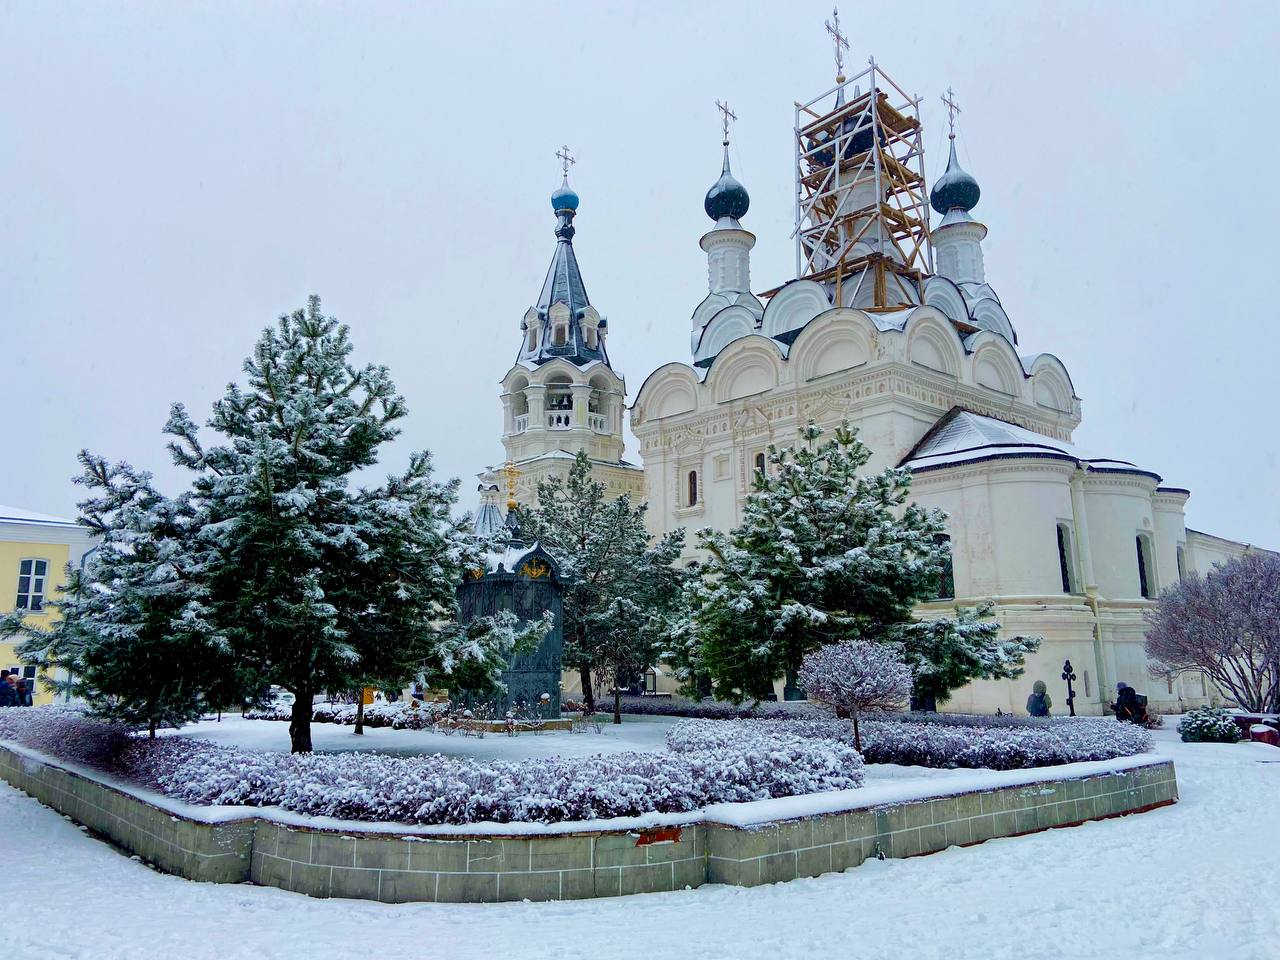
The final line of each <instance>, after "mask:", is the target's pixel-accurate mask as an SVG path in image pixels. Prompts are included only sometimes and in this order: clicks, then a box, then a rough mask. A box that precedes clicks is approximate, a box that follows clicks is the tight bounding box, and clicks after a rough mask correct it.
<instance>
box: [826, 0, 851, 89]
mask: <svg viewBox="0 0 1280 960" xmlns="http://www.w3.org/2000/svg"><path fill="white" fill-rule="evenodd" d="M833 21H834V22H833ZM823 25H824V26H825V27H826V28H827V33H829V34H831V42H832V43H833V44H834V45H835V48H836V76H837V77H838V78H839V79H840V80H842V81H843V80H844V52H845V51H846V50H848V49H849V40H848V38H846V37H845V35H844V34H843V33H841V32H840V8H839V7H832V8H831V19H830V20H826V21H824V22H823Z"/></svg>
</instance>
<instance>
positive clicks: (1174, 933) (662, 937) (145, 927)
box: [0, 733, 1280, 960]
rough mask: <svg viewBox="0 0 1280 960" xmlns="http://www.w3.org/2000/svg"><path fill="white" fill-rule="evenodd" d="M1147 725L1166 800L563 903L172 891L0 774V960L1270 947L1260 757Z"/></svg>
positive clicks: (1265, 750) (1265, 956)
mask: <svg viewBox="0 0 1280 960" xmlns="http://www.w3.org/2000/svg"><path fill="white" fill-rule="evenodd" d="M1158 737H1159V740H1160V744H1159V746H1160V748H1161V749H1162V750H1163V751H1165V752H1168V753H1169V754H1171V755H1172V756H1173V757H1174V760H1175V762H1176V763H1177V767H1178V780H1179V785H1180V787H1181V791H1182V801H1181V802H1180V803H1179V804H1177V805H1176V806H1174V807H1172V808H1167V809H1164V810H1158V811H1155V812H1152V813H1148V814H1143V815H1141V816H1137V817H1130V818H1125V819H1121V820H1112V821H1108V822H1105V823H1094V824H1086V825H1085V826H1083V827H1078V828H1074V829H1070V830H1056V831H1051V832H1049V833H1044V834H1038V835H1035V836H1031V837H1019V838H1015V839H1008V840H997V841H993V842H989V843H986V844H983V845H981V846H979V847H973V848H969V849H966V850H958V849H953V850H948V851H946V852H944V853H940V854H936V855H934V856H930V857H921V858H917V859H914V860H905V861H892V860H891V861H885V862H880V863H877V862H872V863H867V864H864V865H863V866H861V867H859V868H857V869H856V870H852V871H850V872H849V873H847V874H844V875H840V876H827V877H820V878H818V879H816V880H800V881H796V882H793V883H787V884H779V885H776V886H770V887H760V888H756V889H753V890H744V889H738V888H728V887H704V888H702V889H700V890H694V891H684V892H681V893H671V894H654V895H648V896H640V897H625V898H621V899H615V900H597V901H587V902H578V903H546V904H499V905H476V906H453V905H450V906H445V905H433V904H404V905H398V906H386V905H382V904H375V903H361V902H354V901H338V900H330V901H318V900H309V899H307V898H306V897H301V896H297V895H295V894H290V893H285V892H283V891H280V890H273V889H262V888H256V887H251V886H247V885H244V886H233V887H228V886H216V885H212V884H194V883H189V882H187V881H185V880H179V879H176V878H174V877H168V876H163V875H161V874H157V873H154V872H152V871H151V870H149V869H147V868H146V867H144V866H142V865H141V864H138V863H135V862H133V861H130V860H128V859H126V858H124V857H122V856H120V855H119V854H118V853H116V852H115V851H113V850H111V849H109V848H107V847H106V846H104V845H103V844H101V843H99V842H97V841H95V840H92V839H89V838H88V837H86V836H84V834H82V833H81V832H79V831H78V830H77V829H76V827H75V826H74V825H73V824H70V823H68V822H67V821H65V820H63V819H61V818H60V817H59V816H57V815H56V814H54V813H53V812H52V811H50V810H48V809H46V808H44V807H42V806H40V805H39V804H38V803H36V802H35V801H34V800H31V799H29V798H27V797H26V796H25V795H23V794H20V793H18V792H17V791H15V790H13V789H11V788H9V787H7V786H2V785H0V831H3V835H4V837H5V838H6V839H7V840H8V844H7V846H6V849H5V855H4V858H3V861H2V862H0V904H3V906H4V909H5V916H6V917H7V918H9V920H10V922H11V924H12V925H11V926H10V927H9V928H8V930H7V932H6V936H5V942H4V946H3V948H0V956H4V957H6V958H9V957H21V958H58V957H74V958H86V960H116V958H129V960H153V958H154V960H177V958H183V960H186V958H191V960H200V958H210V960H213V958H216V960H241V958H253V960H268V958H293V957H299V958H304V957H305V958H312V957H316V956H331V955H339V956H352V957H368V956H391V957H398V956H414V955H421V956H430V957H441V958H448V960H468V958H484V960H492V958H494V957H503V958H516V960H523V958H554V960H578V958H591V960H599V958H601V957H608V958H609V960H626V958H630V957H643V958H645V960H656V958H664V957H669V958H698V960H720V958H725V960H743V958H756V957H760V958H766V957H774V958H805V960H810V958H813V957H822V956H828V957H840V958H842V960H853V958H863V957H866V958H889V957H908V956H909V957H911V958H912V960H932V958H938V960H966V958H974V960H978V958H982V960H1000V958H1019V960H1021V958H1024V957H1029V956H1034V957H1036V958H1038V960H1046V958H1054V957H1061V958H1084V957H1101V956H1133V957H1136V958H1156V957H1158V958H1160V960H1180V958H1192V957H1195V958H1197V960H1202V958H1229V960H1276V958H1280V874H1278V873H1277V871H1276V869H1275V856H1276V851H1277V850H1280V819H1277V818H1276V816H1275V810H1276V799H1277V797H1280V750H1276V749H1275V748H1273V747H1264V746H1259V745H1252V744H1241V745H1237V746H1219V745H1207V744H1205V745H1184V744H1181V743H1178V742H1176V738H1175V737H1174V735H1173V734H1171V733H1161V734H1158ZM1266 761H1270V762H1266Z"/></svg>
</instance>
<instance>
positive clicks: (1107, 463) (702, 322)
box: [482, 62, 1250, 714]
mask: <svg viewBox="0 0 1280 960" xmlns="http://www.w3.org/2000/svg"><path fill="white" fill-rule="evenodd" d="M950 105H951V106H954V104H953V103H952V104H950ZM953 116H954V114H953ZM727 119H728V116H727V115H726V137H725V155H724V156H725V159H724V167H723V171H722V174H721V176H720V179H719V180H717V181H716V183H715V184H714V185H713V186H712V188H711V190H710V191H709V192H708V194H707V197H706V201H705V209H706V212H707V215H708V216H709V217H710V219H711V220H712V227H711V229H710V230H709V231H708V232H707V233H706V234H705V235H704V236H703V237H702V238H701V240H700V245H701V247H702V250H703V251H704V252H705V254H706V257H707V275H708V293H707V296H706V298H705V299H704V300H703V301H702V302H701V303H699V304H698V305H697V306H696V307H694V309H693V311H692V318H691V323H690V352H691V355H690V356H689V358H688V359H687V360H684V359H680V360H673V361H672V362H670V363H667V364H665V365H664V366H661V367H659V368H658V369H657V370H655V371H654V372H653V373H652V374H650V375H649V377H648V378H647V379H646V380H645V381H644V383H643V385H642V386H641V388H640V390H639V393H638V395H637V396H636V398H635V403H634V405H633V406H632V408H631V429H632V432H633V433H634V434H635V436H636V438H637V440H638V441H639V446H640V456H641V458H642V461H643V471H642V472H641V471H640V470H638V469H637V468H636V467H634V466H633V465H631V464H628V463H626V462H625V461H623V460H622V447H623V442H622V429H621V427H622V424H621V414H622V409H623V398H624V390H625V388H624V384H623V380H622V378H621V377H620V376H619V375H617V374H616V373H615V372H614V371H613V369H612V367H611V366H610V364H609V359H608V356H607V355H606V353H605V348H604V344H605V337H606V334H607V323H606V322H605V321H604V319H603V318H602V317H600V316H599V314H598V313H597V312H596V311H595V309H594V308H593V307H592V306H591V305H590V304H589V302H588V301H587V297H586V293H585V288H584V287H583V285H582V280H581V275H580V273H579V272H578V268H577V262H576V259H575V258H574V254H573V247H572V243H571V240H572V236H573V226H572V220H573V215H574V212H575V211H576V208H577V205H578V198H577V195H576V194H573V192H572V191H571V190H569V188H568V186H567V182H566V184H565V185H563V186H562V187H561V189H560V190H558V191H556V194H555V196H554V197H553V204H552V205H553V207H554V208H555V212H556V214H557V217H558V225H557V228H556V235H557V248H556V255H555V258H554V259H553V262H552V266H551V270H550V271H549V273H548V276H547V281H546V283H545V284H544V287H543V291H542V294H541V296H540V298H539V301H538V304H537V305H536V306H535V307H532V308H530V310H529V311H528V312H527V313H526V314H525V317H524V319H523V321H522V323H521V337H522V345H521V350H520V354H519V357H518V359H517V362H516V364H515V366H514V367H513V368H512V369H511V371H510V372H509V373H508V374H507V375H506V377H505V378H504V380H503V394H502V401H503V409H504V417H505V430H504V434H503V443H504V445H505V447H506V451H507V456H508V460H509V461H511V462H513V463H514V464H515V465H517V468H518V469H519V471H520V475H521V481H520V489H519V491H518V498H519V499H520V500H522V501H525V500H528V499H530V498H531V497H532V495H533V494H534V493H535V491H536V486H535V485H536V481H537V479H539V478H540V477H542V476H545V475H546V474H547V473H548V472H549V471H552V470H555V469H564V466H565V463H566V460H567V459H568V458H569V457H570V456H571V455H572V454H573V453H574V452H576V451H577V450H579V449H585V450H586V451H587V452H588V454H589V455H590V456H591V457H592V459H593V460H594V461H595V463H596V467H597V473H598V476H599V478H601V479H603V480H605V482H606V483H608V484H609V486H610V488H611V489H616V490H617V491H618V492H619V493H621V492H623V491H624V490H627V491H631V492H633V494H636V495H642V496H643V497H645V498H646V499H647V500H648V501H649V504H650V510H649V519H650V523H651V526H652V528H653V532H654V533H655V534H657V533H662V532H665V531H668V530H672V529H675V528H677V527H685V528H688V529H689V530H690V531H691V532H692V531H693V530H696V529H698V528H701V527H706V526H710V527H715V528H719V529H729V528H731V527H733V526H734V525H736V524H737V523H739V522H740V521H741V519H742V510H743V504H744V501H745V499H746V497H747V496H748V495H749V494H750V492H751V490H752V486H753V477H754V475H755V474H756V472H757V471H759V470H762V469H765V468H766V467H765V465H766V463H767V457H766V455H765V451H766V450H767V448H768V447H769V446H770V445H777V446H785V445H788V444H791V443H793V442H795V439H796V437H797V434H798V431H799V430H800V428H801V427H802V426H803V425H805V424H806V423H808V422H809V421H814V422H816V423H817V424H818V425H820V426H823V427H824V428H828V429H830V428H831V427H834V426H835V425H837V424H839V423H840V422H841V421H843V420H848V421H850V423H851V424H852V425H853V426H855V427H857V428H858V431H859V437H860V439H861V440H862V441H863V442H864V443H866V444H867V445H868V446H869V447H870V449H871V451H872V452H873V459H872V461H871V463H870V464H869V467H868V468H869V469H872V470H879V469H882V468H885V467H891V466H894V467H896V466H902V467H907V468H909V469H910V470H911V471H912V474H913V482H912V499H914V500H916V501H917V502H919V503H921V504H922V505H924V506H927V507H937V508H940V509H941V510H943V511H945V513H946V514H947V516H948V518H949V520H948V536H949V537H950V541H951V550H952V576H951V582H950V583H946V584H945V585H944V588H943V591H942V592H943V593H944V594H946V595H945V596H942V597H939V598H938V599H937V600H936V601H934V602H932V603H926V604H922V605H921V606H920V608H919V611H918V612H919V614H920V615H922V616H929V615H931V614H935V615H936V614H941V613H944V612H947V611H949V610H950V609H952V608H953V607H954V606H955V605H956V604H960V605H964V606H972V605H974V604H976V603H978V602H979V601H981V600H984V599H987V598H990V599H992V600H994V601H995V604H996V611H997V616H998V617H999V619H1000V621H1001V623H1002V625H1003V627H1004V629H1006V630H1007V631H1009V632H1011V633H1016V634H1026V635H1035V636H1040V637H1042V638H1043V640H1044V642H1043V644H1042V646H1041V648H1040V650H1039V652H1038V653H1037V654H1036V655H1034V656H1032V657H1031V658H1030V659H1029V661H1028V664H1027V671H1026V674H1025V676H1024V677H1023V678H1022V679H1020V680H1017V681H1001V682H976V683H973V684H971V685H969V686H968V687H965V688H964V689H961V690H959V691H957V692H956V694H955V695H954V697H953V699H952V700H951V701H950V702H949V703H948V704H946V706H945V708H946V709H951V710H959V711H971V712H978V713H994V712H995V711H996V710H997V709H1001V710H1004V711H1014V712H1022V711H1023V705H1024V703H1025V700H1026V697H1027V694H1028V693H1029V692H1030V689H1031V685H1032V683H1033V682H1034V681H1035V680H1038V679H1039V680H1044V681H1046V682H1047V683H1048V684H1049V689H1050V692H1051V694H1052V696H1053V699H1054V701H1055V704H1056V706H1055V713H1062V712H1065V706H1066V705H1065V700H1066V688H1065V683H1064V682H1063V681H1062V680H1061V679H1060V677H1061V674H1062V670H1063V664H1064V661H1066V660H1070V661H1071V664H1072V665H1073V668H1074V670H1075V673H1076V677H1077V679H1076V683H1075V689H1076V695H1077V700H1076V708H1077V711H1078V712H1080V713H1091V714H1098V713H1103V712H1105V710H1106V705H1107V703H1108V702H1109V701H1110V700H1111V699H1113V697H1114V689H1115V684H1116V682H1117V681H1121V680H1123V681H1127V682H1128V683H1130V684H1132V685H1133V686H1135V687H1136V688H1137V689H1138V690H1139V692H1141V693H1144V694H1146V695H1147V696H1148V698H1149V702H1150V703H1151V705H1152V706H1153V707H1155V708H1156V709H1161V710H1177V709H1185V708H1187V707H1190V706H1195V705H1199V704H1202V703H1206V702H1209V701H1210V700H1212V699H1213V698H1214V697H1215V696H1216V695H1217V694H1216V691H1215V690H1214V689H1213V687H1212V685H1211V684H1210V683H1208V682H1207V681H1206V679H1205V678H1204V677H1203V676H1201V675H1199V674H1194V675H1182V676H1175V677H1164V678H1158V679H1157V678H1152V677H1151V676H1150V675H1149V672H1148V663H1147V660H1146V656H1145V653H1144V649H1143V635H1144V624H1143V613H1144V611H1145V610H1147V609H1148V608H1149V607H1150V606H1151V604H1152V598H1154V597H1155V596H1157V595H1158V594H1159V592H1160V590H1161V589H1163V588H1164V587H1167V586H1168V585H1169V584H1171V583H1173V582H1175V581H1176V580H1177V579H1178V578H1179V577H1181V576H1184V575H1185V574H1187V573H1188V572H1190V571H1201V572H1203V571H1205V570H1207V569H1209V568H1210V567H1211V566H1212V565H1213V564H1215V563H1217V562H1220V561H1221V560H1223V559H1225V558H1227V557H1229V556H1232V555H1236V554H1239V553H1241V552H1243V551H1245V550H1247V549H1250V548H1249V547H1247V546H1246V545H1244V544H1240V543H1235V542H1232V541H1228V540H1224V539H1221V538H1218V537H1212V536H1209V535H1207V534H1203V533H1199V532H1197V531H1195V530H1190V529H1188V528H1187V526H1186V521H1185V506H1186V503H1187V500H1188V497H1189V495H1190V494H1189V491H1187V490H1185V489H1182V488H1179V487H1176V486H1170V485H1167V484H1166V483H1165V482H1164V480H1163V478H1162V476H1161V474H1160V473H1159V472H1157V471H1156V470H1155V469H1153V468H1152V466H1151V465H1149V464H1136V463H1132V462H1129V461H1127V460H1125V459H1123V456H1122V453H1123V452H1122V451H1093V450H1082V449H1080V448H1079V447H1077V446H1076V445H1075V444H1074V443H1073V442H1072V435H1073V432H1074V431H1075V429H1076V428H1077V427H1078V426H1079V425H1080V421H1081V417H1082V406H1081V401H1080V398H1079V397H1077V396H1076V394H1075V390H1074V388H1073V386H1072V381H1071V375H1070V373H1069V372H1068V371H1067V369H1066V367H1065V366H1064V365H1063V364H1062V362H1061V361H1060V360H1059V359H1058V358H1057V357H1055V356H1053V355H1052V354H1048V353H1039V354H1030V355H1029V354H1025V353H1022V352H1020V350H1019V346H1018V335H1017V331H1016V330H1015V328H1014V325H1013V323H1012V321H1011V320H1010V318H1009V316H1008V315H1007V314H1006V313H1005V310H1004V308H1003V307H1002V305H1001V303H1000V299H999V297H998V295H997V294H996V291H995V289H994V287H993V286H992V285H991V284H990V283H989V282H988V280H987V277H986V273H985V270H984V267H983V250H982V241H983V238H984V237H985V236H986V234H987V227H986V226H985V225H984V224H983V223H981V222H980V221H978V220H977V219H975V217H974V215H973V211H974V209H975V208H976V207H977V205H978V201H979V197H980V190H979V186H978V183H977V181H976V180H975V179H974V178H973V177H972V176H970V175H969V174H968V173H967V172H965V171H964V170H963V169H961V167H960V165H959V163H958V162H957V160H956V152H955V145H954V131H953V132H952V138H951V149H950V156H949V158H948V162H947V166H946V170H945V172H944V173H943V174H942V175H941V176H940V177H939V178H938V179H937V180H936V182H934V183H933V186H932V189H931V190H930V189H927V186H926V173H925V169H924V152H923V139H922V131H923V127H922V124H921V122H920V115H919V100H918V99H917V98H913V97H911V96H908V95H907V94H905V93H904V92H903V91H902V89H901V88H899V87H898V86H897V84H896V83H894V81H893V80H892V79H891V78H890V77H888V76H887V75H886V74H885V73H884V72H883V70H881V69H880V68H879V67H878V66H877V65H875V63H874V62H872V65H871V66H870V68H869V69H868V70H866V71H864V72H863V73H862V74H860V75H859V76H857V77H854V78H851V79H846V78H845V77H843V76H839V77H837V82H836V85H835V86H834V87H833V88H832V89H830V90H828V91H826V92H825V93H824V94H822V95H821V96H819V97H817V98H815V99H814V100H812V101H810V102H809V103H807V104H803V105H797V109H796V121H795V129H794V136H795V156H796V171H795V188H796V208H795V209H796V277H795V279H792V280H789V281H787V282H785V283H783V284H782V285H781V286H778V287H776V288H774V289H771V290H768V291H767V292H764V293H758V294H757V293H754V292H753V291H752V288H751V271H750V255H751V249H752V247H753V246H754V244H755V237H754V236H753V235H752V234H751V233H750V232H749V231H748V230H747V229H746V228H745V227H744V226H743V225H742V222H741V221H742V219H743V218H744V217H745V215H746V214H747V212H748V209H749V204H750V200H749V197H748V194H747V191H746V189H745V187H744V186H743V185H742V184H741V183H739V182H738V181H737V180H736V179H735V178H734V177H733V174H732V172H731V171H730V169H729V160H728V134H727V130H728V127H727ZM930 208H932V211H933V212H934V213H936V214H937V215H938V216H940V217H941V220H940V221H938V222H934V221H933V218H932V216H931V210H930ZM486 480H487V481H488V483H487V486H486V487H484V488H482V489H484V490H485V494H484V496H485V497H486V498H487V499H488V502H489V503H488V506H487V507H486V508H485V510H487V511H488V516H489V518H490V519H489V523H490V525H493V524H496V523H498V522H500V515H499V513H498V509H497V486H496V483H494V482H493V480H494V477H493V475H490V476H489V477H487V478H486ZM641 491H642V493H641ZM482 512H483V511H482ZM694 539H695V538H693V537H692V536H691V537H690V541H691V545H690V547H689V559H694V558H695V557H696V553H697V551H696V548H695V547H694V546H693V544H692V542H693V541H694ZM568 680H569V678H568V676H567V675H566V681H568ZM575 682H576V678H575ZM569 692H571V691H568V690H566V693H569ZM778 694H779V697H782V695H783V688H782V681H781V678H780V679H779V682H778Z"/></svg>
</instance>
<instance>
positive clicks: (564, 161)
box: [556, 144, 578, 179]
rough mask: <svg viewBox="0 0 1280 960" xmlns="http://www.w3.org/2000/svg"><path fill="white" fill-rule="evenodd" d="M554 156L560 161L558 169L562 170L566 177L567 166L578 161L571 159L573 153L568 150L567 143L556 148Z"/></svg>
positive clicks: (567, 173)
mask: <svg viewBox="0 0 1280 960" xmlns="http://www.w3.org/2000/svg"><path fill="white" fill-rule="evenodd" d="M556 157H557V158H558V159H559V161H560V169H561V170H563V171H564V175H565V178H566V179H568V176H569V167H571V166H572V165H573V164H575V163H577V162H578V161H577V160H575V159H573V154H571V153H570V152H569V145H568V144H565V145H564V146H563V147H561V148H560V149H559V150H557V151H556Z"/></svg>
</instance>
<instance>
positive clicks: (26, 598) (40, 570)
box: [14, 557, 49, 613]
mask: <svg viewBox="0 0 1280 960" xmlns="http://www.w3.org/2000/svg"><path fill="white" fill-rule="evenodd" d="M48 574H49V561H48V560H37V559H35V558H33V557H28V558H27V559H24V560H19V561H18V598H17V600H16V601H15V602H14V607H15V608H16V609H18V610H30V611H31V612H32V613H39V612H40V611H41V610H43V609H44V594H45V580H46V579H48Z"/></svg>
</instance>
